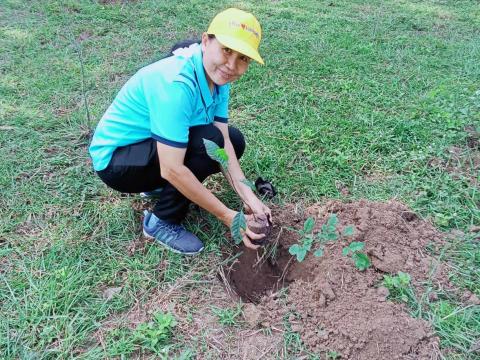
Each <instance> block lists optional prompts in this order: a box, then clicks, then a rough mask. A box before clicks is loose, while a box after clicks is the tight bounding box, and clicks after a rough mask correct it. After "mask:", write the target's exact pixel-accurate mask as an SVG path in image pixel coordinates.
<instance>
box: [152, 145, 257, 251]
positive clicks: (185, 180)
mask: <svg viewBox="0 0 480 360" xmlns="http://www.w3.org/2000/svg"><path fill="white" fill-rule="evenodd" d="M157 152H158V158H159V161H160V174H161V176H162V178H164V179H165V180H167V181H168V182H169V183H170V184H172V185H173V186H174V187H175V188H176V189H177V190H178V191H180V192H181V193H182V194H183V195H184V196H185V197H186V198H188V199H189V200H191V201H193V202H194V203H195V204H197V205H198V206H200V207H202V208H203V209H205V210H206V211H208V212H210V213H211V214H213V215H214V216H215V217H217V218H218V219H219V220H220V221H222V222H223V223H224V224H225V225H227V226H228V227H229V228H230V227H231V225H232V221H233V218H234V217H235V215H236V214H237V212H236V211H234V210H231V209H229V208H228V207H227V206H225V205H224V204H223V203H222V202H221V201H220V200H219V199H218V198H217V197H215V195H213V194H212V193H211V192H210V191H209V190H208V189H207V188H206V187H204V186H203V185H202V183H201V182H200V181H198V179H197V178H196V177H195V175H194V174H193V173H192V172H191V171H190V169H189V168H187V167H186V166H185V165H184V159H185V153H186V149H184V148H175V147H172V146H169V145H165V144H163V143H160V142H157ZM243 235H244V236H243V243H244V244H245V246H246V247H248V248H251V249H257V248H258V246H256V245H253V244H252V242H251V241H250V239H254V240H256V239H261V238H262V237H263V236H262V235H258V234H255V233H254V232H252V231H250V230H249V229H248V228H247V230H246V231H245V233H244V234H243Z"/></svg>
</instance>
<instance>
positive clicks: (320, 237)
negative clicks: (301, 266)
mask: <svg viewBox="0 0 480 360" xmlns="http://www.w3.org/2000/svg"><path fill="white" fill-rule="evenodd" d="M337 224H338V217H337V215H336V214H331V215H330V216H329V217H328V220H327V222H326V223H325V224H323V225H322V227H321V229H320V231H319V232H318V233H317V234H314V233H313V228H314V227H315V220H314V219H313V218H312V217H309V218H308V219H307V220H305V223H304V224H303V229H302V230H300V231H298V233H299V234H300V240H299V243H298V244H293V245H292V246H290V248H289V249H288V252H289V253H290V254H291V255H294V256H296V258H297V261H298V262H302V261H303V260H304V259H305V257H306V256H307V253H308V252H309V251H310V250H311V248H312V245H313V244H314V243H318V244H319V246H318V248H317V249H316V250H315V251H314V252H313V255H314V256H315V257H320V256H322V255H323V252H324V244H325V243H327V242H330V241H336V240H338V238H339V236H340V235H339V232H338V230H337ZM353 233H354V228H353V226H352V225H350V226H347V227H346V228H345V229H344V231H343V233H342V236H352V235H353Z"/></svg>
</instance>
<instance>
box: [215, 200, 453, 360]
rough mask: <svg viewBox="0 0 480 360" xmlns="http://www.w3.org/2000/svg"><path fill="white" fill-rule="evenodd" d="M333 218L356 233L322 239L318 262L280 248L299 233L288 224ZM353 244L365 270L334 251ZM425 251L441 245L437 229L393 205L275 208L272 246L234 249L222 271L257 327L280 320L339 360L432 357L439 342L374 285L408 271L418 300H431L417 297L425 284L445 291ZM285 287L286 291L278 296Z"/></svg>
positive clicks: (274, 325) (297, 225) (308, 345)
mask: <svg viewBox="0 0 480 360" xmlns="http://www.w3.org/2000/svg"><path fill="white" fill-rule="evenodd" d="M332 213H335V214H337V216H338V219H339V227H338V228H339V230H340V231H341V230H342V229H343V228H344V227H346V226H348V225H354V226H355V233H354V236H353V237H350V238H343V237H340V238H339V239H338V240H337V241H333V242H331V243H328V244H327V245H326V246H325V252H324V255H323V256H322V257H321V258H315V257H314V256H313V255H311V254H310V255H308V256H307V258H306V259H305V261H303V262H301V263H298V262H297V261H296V260H295V259H293V258H292V257H291V256H290V254H289V253H288V248H289V246H290V245H292V244H294V243H296V242H297V241H298V238H299V235H298V234H297V233H296V232H295V231H292V230H289V229H288V228H297V229H300V228H301V227H302V225H303V221H304V220H305V219H306V218H307V217H308V216H314V217H315V220H316V225H315V231H318V229H319V228H320V227H321V225H322V224H323V223H325V222H326V220H327V218H328V216H329V215H330V214H332ZM276 224H281V227H280V226H278V225H276ZM352 241H362V242H365V252H366V253H367V254H368V255H369V257H370V259H371V260H372V267H370V268H369V269H367V270H366V271H364V272H360V271H358V270H357V269H356V268H355V266H354V264H353V261H352V260H351V259H350V258H348V257H345V256H342V248H343V247H345V246H347V245H348V244H349V243H350V242H352ZM274 244H275V245H276V249H277V251H276V253H275V254H274V255H272V254H271V251H272V248H273V245H274ZM427 245H430V246H432V247H434V248H435V247H438V246H440V245H442V236H441V233H439V232H438V231H437V230H436V229H435V228H434V227H433V226H432V225H431V224H429V223H427V222H425V221H423V220H422V219H421V218H420V217H419V216H417V215H416V214H415V213H413V212H412V211H411V210H409V209H408V208H407V207H406V206H404V205H403V204H401V203H399V202H395V201H391V202H388V203H372V202H368V201H365V200H362V201H358V202H352V203H341V202H337V201H332V202H328V203H326V204H324V205H322V206H318V205H317V206H312V207H310V208H308V209H307V210H306V211H305V213H303V214H298V213H295V210H294V208H293V207H285V208H283V209H274V225H273V229H272V233H271V242H270V245H269V246H268V247H266V248H265V250H263V251H259V252H258V254H257V253H256V252H255V251H249V250H246V249H245V248H241V249H240V250H239V251H240V255H239V256H238V257H237V258H236V260H235V261H234V262H233V263H231V264H230V265H229V266H228V267H224V268H223V273H224V274H225V277H226V278H227V279H228V282H229V286H231V287H232V288H233V289H234V290H235V291H236V293H237V294H238V295H239V296H240V297H241V298H242V299H243V300H244V301H248V302H252V303H254V304H252V305H249V306H250V308H249V313H250V314H253V315H254V316H253V318H255V323H258V324H260V325H259V326H261V327H263V328H270V329H278V328H282V327H283V326H284V324H285V321H286V320H285V319H288V320H287V322H288V323H289V324H290V325H289V326H291V329H292V331H296V332H298V333H299V334H300V336H301V339H302V341H303V344H304V345H305V346H306V348H308V349H309V350H310V351H312V352H315V353H317V354H325V353H326V352H327V351H336V352H337V353H339V354H341V356H342V358H344V359H369V360H372V359H386V358H388V359H427V358H428V359H431V358H435V357H436V354H438V342H439V340H438V338H437V337H435V336H434V335H433V331H432V329H431V327H430V325H429V324H428V323H427V322H426V321H423V320H421V319H415V318H412V317H411V316H410V315H409V313H408V309H407V308H406V306H405V305H402V304H397V303H394V302H391V301H389V300H387V296H388V290H387V289H385V288H383V287H381V282H382V280H383V275H384V274H396V273H397V272H398V271H403V272H407V273H409V274H410V275H411V277H412V284H413V286H414V289H415V293H416V296H417V298H418V299H420V298H423V299H431V300H430V301H434V299H435V298H436V297H435V296H425V297H422V295H423V294H425V292H426V288H427V287H425V286H424V284H425V283H428V284H429V288H430V291H431V289H432V288H433V289H435V288H436V287H445V286H448V279H447V276H446V271H445V269H444V268H443V267H442V265H441V264H439V263H438V262H436V261H435V259H434V258H433V257H431V256H430V255H428V253H427V251H426V250H425V249H426V247H427ZM237 255H238V254H237ZM288 284H289V285H288ZM287 285H288V289H287V291H281V292H279V291H278V290H279V289H281V288H282V287H284V286H287ZM427 295H428V294H427ZM424 301H428V300H424ZM252 306H253V309H252ZM250 317H251V316H250Z"/></svg>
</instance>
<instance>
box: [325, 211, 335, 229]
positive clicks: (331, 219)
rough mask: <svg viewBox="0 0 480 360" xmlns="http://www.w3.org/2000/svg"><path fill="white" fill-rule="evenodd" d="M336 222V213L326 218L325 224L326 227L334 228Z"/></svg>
mask: <svg viewBox="0 0 480 360" xmlns="http://www.w3.org/2000/svg"><path fill="white" fill-rule="evenodd" d="M337 224H338V218H337V214H332V215H330V217H329V218H328V220H327V225H328V227H330V228H331V227H333V228H334V229H335V226H336V225H337Z"/></svg>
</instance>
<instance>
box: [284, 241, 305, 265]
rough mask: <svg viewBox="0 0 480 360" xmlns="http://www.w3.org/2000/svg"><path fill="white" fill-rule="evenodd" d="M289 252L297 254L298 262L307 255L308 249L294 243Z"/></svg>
mask: <svg viewBox="0 0 480 360" xmlns="http://www.w3.org/2000/svg"><path fill="white" fill-rule="evenodd" d="M288 252H289V253H290V255H294V256H296V257H297V261H298V262H302V261H303V260H304V259H305V256H306V255H307V250H306V249H304V248H303V247H301V246H300V245H298V244H293V245H292V246H290V248H289V249H288Z"/></svg>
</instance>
